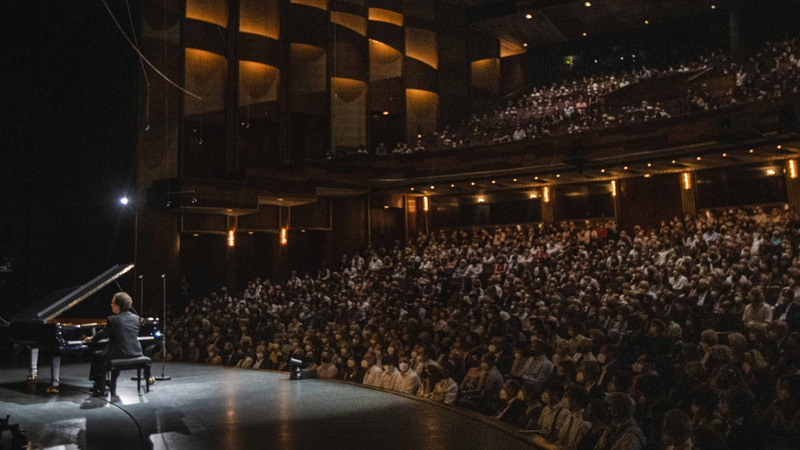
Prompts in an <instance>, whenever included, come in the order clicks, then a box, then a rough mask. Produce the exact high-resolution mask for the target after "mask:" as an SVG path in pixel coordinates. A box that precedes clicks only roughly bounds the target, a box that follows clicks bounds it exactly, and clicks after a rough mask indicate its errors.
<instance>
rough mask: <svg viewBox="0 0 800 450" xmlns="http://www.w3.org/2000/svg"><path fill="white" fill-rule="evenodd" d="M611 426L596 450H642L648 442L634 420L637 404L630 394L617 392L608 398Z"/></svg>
mask: <svg viewBox="0 0 800 450" xmlns="http://www.w3.org/2000/svg"><path fill="white" fill-rule="evenodd" d="M606 402H607V403H608V418H609V419H610V425H609V427H608V428H607V429H606V432H605V433H603V435H602V436H601V437H600V440H599V441H598V442H597V445H596V446H595V450H642V449H644V448H645V446H646V445H647V440H646V439H645V437H644V434H643V433H642V430H641V429H640V428H639V425H638V424H637V423H636V421H635V420H633V411H634V409H635V408H636V406H635V402H634V401H633V399H632V398H631V397H630V396H629V395H628V394H623V393H621V392H615V393H612V394H608V396H606Z"/></svg>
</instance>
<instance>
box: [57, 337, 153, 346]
mask: <svg viewBox="0 0 800 450" xmlns="http://www.w3.org/2000/svg"><path fill="white" fill-rule="evenodd" d="M138 339H139V342H149V341H153V340H155V338H154V337H153V336H139V337H138ZM106 342H108V339H100V340H99V341H97V342H92V344H105V343H106ZM67 345H70V346H74V345H85V344H84V343H83V341H67Z"/></svg>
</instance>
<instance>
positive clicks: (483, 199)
mask: <svg viewBox="0 0 800 450" xmlns="http://www.w3.org/2000/svg"><path fill="white" fill-rule="evenodd" d="M485 201H486V199H485V198H483V197H479V198H478V203H483V202H485Z"/></svg>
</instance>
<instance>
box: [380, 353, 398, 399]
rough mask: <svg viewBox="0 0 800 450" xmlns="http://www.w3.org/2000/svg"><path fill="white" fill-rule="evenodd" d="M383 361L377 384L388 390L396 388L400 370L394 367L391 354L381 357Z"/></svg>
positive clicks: (393, 359)
mask: <svg viewBox="0 0 800 450" xmlns="http://www.w3.org/2000/svg"><path fill="white" fill-rule="evenodd" d="M381 362H382V363H383V373H382V374H381V376H380V380H379V383H380V384H379V385H378V387H381V388H383V389H386V390H389V391H395V390H397V385H398V381H399V378H400V371H399V370H397V367H395V365H394V362H395V358H394V356H392V355H386V356H384V357H383V358H381Z"/></svg>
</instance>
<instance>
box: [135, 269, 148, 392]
mask: <svg viewBox="0 0 800 450" xmlns="http://www.w3.org/2000/svg"><path fill="white" fill-rule="evenodd" d="M139 308H140V309H139V316H140V317H144V275H139ZM142 320H144V319H142ZM141 323H144V322H141ZM131 380H134V381H139V380H144V375H142V378H139V377H138V376H135V377H131ZM145 382H147V380H145Z"/></svg>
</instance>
